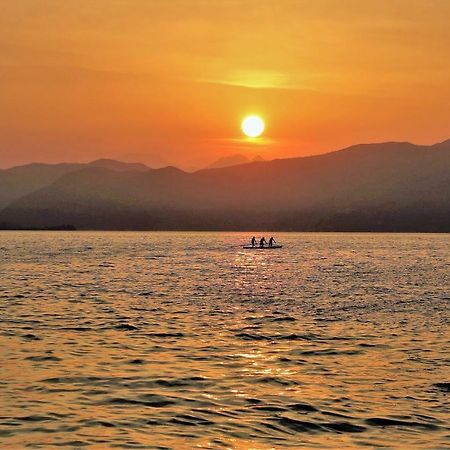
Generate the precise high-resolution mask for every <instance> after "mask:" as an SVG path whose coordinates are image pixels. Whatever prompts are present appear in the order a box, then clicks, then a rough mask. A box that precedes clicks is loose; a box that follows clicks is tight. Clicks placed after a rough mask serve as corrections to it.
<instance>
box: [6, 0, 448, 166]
mask: <svg viewBox="0 0 450 450" xmlns="http://www.w3.org/2000/svg"><path fill="white" fill-rule="evenodd" d="M344 5H345V7H343V3H342V1H337V0H336V1H334V0H328V1H325V0H324V1H320V2H311V1H289V0H285V1H277V2H274V1H251V0H249V1H241V0H234V1H231V0H230V1H221V2H209V1H202V0H197V1H185V0H171V1H166V0H161V1H158V0H153V1H140V0H135V1H133V2H124V1H112V0H107V1H106V0H95V1H74V0H65V1H64V2H60V1H43V0H40V1H37V0H36V1H34V0H33V1H27V0H22V1H20V2H10V1H6V0H0V10H1V14H0V43H1V44H0V98H1V101H0V167H9V166H13V165H18V164H24V163H28V162H31V161H42V162H62V161H73V162H85V161H90V160H93V159H96V158H102V157H109V158H116V159H121V160H125V161H141V162H143V163H146V164H148V165H150V166H152V167H160V166H164V165H167V164H174V165H177V166H179V167H181V168H184V169H193V168H198V167H202V166H205V165H207V164H208V163H210V162H211V161H213V160H214V159H217V158H219V157H223V156H227V155H230V154H234V153H244V154H246V155H248V156H250V157H251V156H252V155H256V154H258V155H262V156H263V157H264V158H266V159H268V158H275V157H290V156H302V155H307V154H314V153H321V152H324V151H329V150H331V149H335V148H340V147H344V146H346V145H350V144H353V143H359V142H377V141H389V140H405V141H406V140H407V141H413V142H416V143H420V144H430V143H433V142H438V141H441V140H444V139H446V138H448V135H449V127H448V124H449V117H450V79H449V78H450V76H449V74H450V28H449V27H448V18H449V17H450V2H448V1H445V0H442V1H431V0H430V1H426V2H425V1H414V0H413V1H411V0H410V1H400V0H397V1H380V0H377V1H369V0H367V1H364V2H361V1H356V0H355V1H346V2H345V3H344ZM252 113H256V114H259V115H261V116H262V117H263V118H264V120H265V122H266V126H267V129H266V132H265V134H264V137H263V138H261V139H260V140H259V141H258V142H256V143H255V142H249V141H248V140H246V139H244V138H243V137H242V133H241V130H240V121H241V120H242V118H243V117H244V116H245V115H247V114H252Z"/></svg>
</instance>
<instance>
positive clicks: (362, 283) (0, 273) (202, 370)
mask: <svg viewBox="0 0 450 450" xmlns="http://www.w3.org/2000/svg"><path fill="white" fill-rule="evenodd" d="M248 237H249V236H248V234H244V233H112V232H111V233H101V232H74V233H63V232H1V233H0V252H1V263H0V277H1V278H0V279H1V280H2V290H1V293H0V295H1V297H0V314H1V321H0V349H1V351H0V380H1V382H0V407H1V412H0V437H1V439H0V447H1V448H8V449H11V448H23V447H25V446H28V445H33V447H35V448H45V449H47V448H57V447H59V448H60V447H61V446H63V447H68V448H78V447H86V448H93V449H104V448H110V447H113V446H117V447H119V448H177V449H184V448H186V449H188V448H193V447H196V446H197V447H200V448H242V449H246V448H258V449H259V448H262V449H266V448H302V447H303V448H363V447H368V448H374V447H377V448H381V447H389V448H419V447H420V448H429V449H432V448H434V449H435V448H445V446H446V445H448V434H449V433H448V430H449V425H450V424H449V415H448V411H449V409H448V408H449V403H448V391H449V389H450V380H449V376H448V373H449V372H448V369H449V367H448V343H449V340H450V336H449V331H448V320H449V310H448V300H449V281H450V280H449V277H450V271H449V267H450V266H449V261H450V254H449V251H450V250H449V249H450V245H449V244H450V237H449V236H448V235H406V234H405V235H401V234H395V235H389V234H379V235H377V234H332V233H329V234H306V233H305V234H301V233H290V234H278V235H276V239H277V241H279V242H281V243H283V244H284V247H283V249H282V250H280V251H244V250H243V249H242V248H241V245H242V243H244V241H245V240H246V239H248Z"/></svg>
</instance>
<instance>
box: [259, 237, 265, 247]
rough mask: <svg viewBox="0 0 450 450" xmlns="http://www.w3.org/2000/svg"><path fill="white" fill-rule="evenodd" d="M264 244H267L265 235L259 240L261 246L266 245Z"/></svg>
mask: <svg viewBox="0 0 450 450" xmlns="http://www.w3.org/2000/svg"><path fill="white" fill-rule="evenodd" d="M264 244H267V241H266V238H265V237H264V236H263V237H262V238H261V239H260V240H259V246H260V247H261V248H263V247H264Z"/></svg>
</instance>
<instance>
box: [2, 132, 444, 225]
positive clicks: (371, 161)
mask: <svg viewBox="0 0 450 450" xmlns="http://www.w3.org/2000/svg"><path fill="white" fill-rule="evenodd" d="M0 224H1V227H2V228H49V227H55V226H60V225H63V224H66V225H67V224H70V225H73V226H74V227H76V228H77V229H111V230H116V229H125V230H255V231H256V230H299V231H423V232H450V140H447V141H444V142H442V143H439V144H435V145H430V146H425V145H414V144H411V143H407V142H400V143H399V142H387V143H380V144H361V145H355V146H352V147H349V148H346V149H343V150H339V151H335V152H331V153H327V154H322V155H317V156H308V157H301V158H289V159H277V160H272V161H255V162H247V163H243V164H238V165H233V166H229V167H221V168H210V169H203V170H199V171H196V172H193V173H188V172H183V171H182V170H179V169H177V168H175V167H166V168H162V169H150V168H148V167H147V166H145V165H142V164H127V163H122V162H119V161H112V160H99V161H94V162H93V163H90V164H55V165H44V164H30V165H27V166H21V167H15V168H11V169H7V170H2V171H0Z"/></svg>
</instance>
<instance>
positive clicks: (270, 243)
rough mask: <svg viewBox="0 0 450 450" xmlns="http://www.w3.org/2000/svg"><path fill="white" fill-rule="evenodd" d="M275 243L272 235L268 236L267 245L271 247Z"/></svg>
mask: <svg viewBox="0 0 450 450" xmlns="http://www.w3.org/2000/svg"><path fill="white" fill-rule="evenodd" d="M274 243H275V244H276V241H275V239H274V238H273V236H271V237H270V239H269V247H273V244H274Z"/></svg>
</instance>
